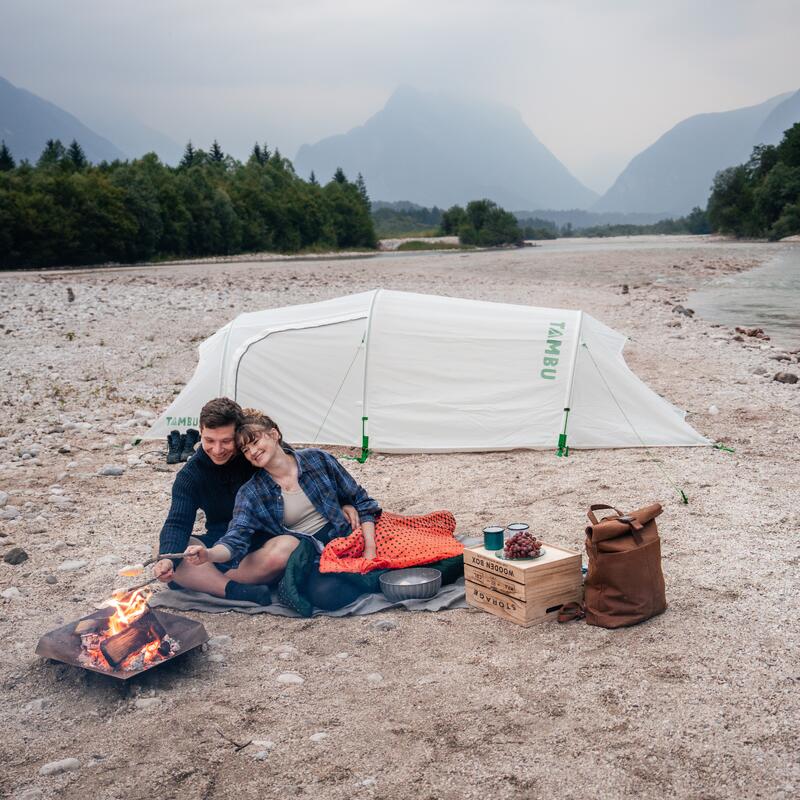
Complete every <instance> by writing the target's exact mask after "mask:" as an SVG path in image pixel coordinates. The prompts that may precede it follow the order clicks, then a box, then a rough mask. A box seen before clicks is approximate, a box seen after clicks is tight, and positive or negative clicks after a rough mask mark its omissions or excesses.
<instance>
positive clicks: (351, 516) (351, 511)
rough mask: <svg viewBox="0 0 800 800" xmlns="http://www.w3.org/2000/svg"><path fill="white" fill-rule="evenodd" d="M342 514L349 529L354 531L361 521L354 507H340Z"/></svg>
mask: <svg viewBox="0 0 800 800" xmlns="http://www.w3.org/2000/svg"><path fill="white" fill-rule="evenodd" d="M342 514H344V516H345V519H346V520H347V521H348V522H349V523H350V529H351V530H355V529H356V528H357V527H358V526H359V524H360V522H361V520H359V518H358V511H356V509H355V507H354V506H342Z"/></svg>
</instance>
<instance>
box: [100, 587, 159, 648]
mask: <svg viewBox="0 0 800 800" xmlns="http://www.w3.org/2000/svg"><path fill="white" fill-rule="evenodd" d="M151 595H152V592H151V591H150V590H149V589H137V590H136V591H135V592H131V593H130V594H126V595H122V596H121V597H112V598H111V599H110V600H109V602H108V604H109V605H110V606H112V607H113V608H114V613H113V614H112V615H111V616H110V617H109V618H108V635H109V636H114V634H116V633H120V631H124V630H125V628H127V627H128V625H130V624H131V623H132V622H133V621H134V620H136V619H138V618H139V617H141V616H142V614H144V612H145V611H147V601H148V600H149V599H150V596H151Z"/></svg>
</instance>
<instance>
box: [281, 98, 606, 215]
mask: <svg viewBox="0 0 800 800" xmlns="http://www.w3.org/2000/svg"><path fill="white" fill-rule="evenodd" d="M294 165H295V169H296V170H297V172H298V174H299V175H301V176H303V177H308V175H309V173H310V172H311V171H312V170H313V171H314V173H315V174H316V176H317V178H318V179H319V180H320V181H322V182H324V181H327V180H328V179H330V177H331V176H332V175H333V172H334V171H335V169H336V168H337V167H342V169H343V170H344V171H345V174H346V175H347V176H348V177H349V178H355V176H356V174H357V173H359V172H360V173H361V174H362V175H363V176H364V180H365V181H366V184H367V189H368V190H369V193H370V196H371V197H372V198H374V199H377V200H412V201H413V202H415V203H420V204H422V205H426V206H432V205H438V206H440V207H445V208H446V207H448V206H451V205H453V204H456V203H460V204H463V203H465V202H467V201H469V200H476V199H479V198H484V197H486V198H489V199H491V200H494V201H495V202H496V203H498V204H499V205H501V206H504V207H505V208H553V209H565V208H576V207H577V208H585V207H587V206H588V205H590V204H591V203H592V202H593V201H594V200H595V199H596V197H597V195H596V193H595V192H593V191H592V190H591V189H588V188H587V187H586V186H584V185H583V184H582V183H581V182H580V181H578V180H577V178H575V177H574V176H573V175H572V174H571V173H570V172H569V170H568V169H567V168H566V167H565V166H564V165H563V164H562V163H561V162H560V161H559V160H558V159H557V158H556V157H555V156H554V155H553V154H552V153H551V152H550V151H549V150H548V149H547V148H546V147H545V146H544V145H543V144H542V143H541V142H540V141H539V140H538V139H537V138H536V136H535V135H534V134H533V133H532V132H531V130H530V129H529V128H528V127H527V126H526V125H525V124H524V122H523V121H522V118H521V117H520V115H519V113H518V112H517V111H516V110H514V109H512V108H509V107H507V106H502V105H497V104H494V103H489V102H485V101H472V100H470V101H467V100H463V99H460V98H458V97H456V96H454V95H450V94H445V93H438V92H437V93H433V92H421V91H418V90H416V89H412V88H410V87H401V88H400V89H398V90H397V91H395V93H394V94H393V95H392V96H391V97H390V98H389V101H388V102H387V103H386V105H385V106H384V108H383V109H382V110H381V111H379V112H378V113H377V114H375V115H374V116H373V117H371V118H370V119H368V120H367V121H366V122H365V123H364V124H363V125H362V126H360V127H357V128H353V129H352V130H351V131H349V132H348V133H346V134H341V135H338V136H331V137H329V138H327V139H323V140H322V141H320V142H318V143H317V144H313V145H303V146H302V147H301V148H300V150H299V151H298V153H297V156H296V158H295V160H294Z"/></svg>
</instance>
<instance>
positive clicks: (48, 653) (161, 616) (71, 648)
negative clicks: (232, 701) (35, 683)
mask: <svg viewBox="0 0 800 800" xmlns="http://www.w3.org/2000/svg"><path fill="white" fill-rule="evenodd" d="M113 613H114V609H113V608H101V609H100V610H99V611H95V612H94V613H93V614H89V615H88V616H85V617H81V619H79V620H76V621H75V622H70V623H69V624H68V625H64V626H63V627H61V628H56V629H55V630H54V631H50V633H46V634H45V635H44V636H42V638H41V639H39V644H37V645H36V655H37V656H42V657H43V658H52V659H54V660H55V661H61V662H62V663H64V664H70V665H71V666H73V667H80V668H81V669H87V670H90V671H91V672H97V673H99V674H100V675H110V676H111V677H112V678H118V679H119V680H122V681H126V680H128V678H132V677H133V676H134V675H138V674H139V673H141V672H146V671H147V670H149V669H153V668H154V667H159V666H161V664H166V663H167V661H172V659H174V658H177V657H178V656H181V655H183V654H184V653H188V652H189V650H194V648H195V647H199V646H200V645H201V644H203V643H204V642H207V641H208V634H207V633H206V629H205V628H204V627H203V623H202V622H195V621H194V620H193V619H187V618H186V617H179V616H177V614H168V613H167V612H166V611H161V609H158V608H151V609H150V613H151V614H155V616H156V618H157V619H158V621H159V622H160V623H161V624H162V625H163V626H164V628H165V630H166V632H167V633H168V634H169V635H170V636H171V637H172V638H173V639H176V640H177V642H178V645H179V646H178V650H177V652H175V653H173V654H172V655H169V656H166V657H165V658H164V659H163V660H162V661H157V662H156V663H154V664H145V665H144V666H142V667H141V668H140V669H131V670H117V669H111V668H109V669H102V668H100V667H95V666H91V665H88V664H83V663H81V661H80V659H79V656H80V653H81V637H80V636H79V635H78V634H77V633H75V626H76V625H77V624H78V623H79V622H82V621H83V620H85V619H104V618H107V617H110V616H111V614H113Z"/></svg>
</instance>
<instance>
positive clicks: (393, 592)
mask: <svg viewBox="0 0 800 800" xmlns="http://www.w3.org/2000/svg"><path fill="white" fill-rule="evenodd" d="M380 581H381V591H382V592H383V594H384V596H385V597H386V599H387V600H391V601H392V602H393V603H397V602H399V601H400V600H427V599H428V598H429V597H433V596H434V595H436V593H437V592H438V591H439V589H441V588H442V573H441V572H440V571H439V570H438V569H432V568H430V567H413V568H411V569H396V570H392V572H387V573H386V574H385V575H381V578H380Z"/></svg>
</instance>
